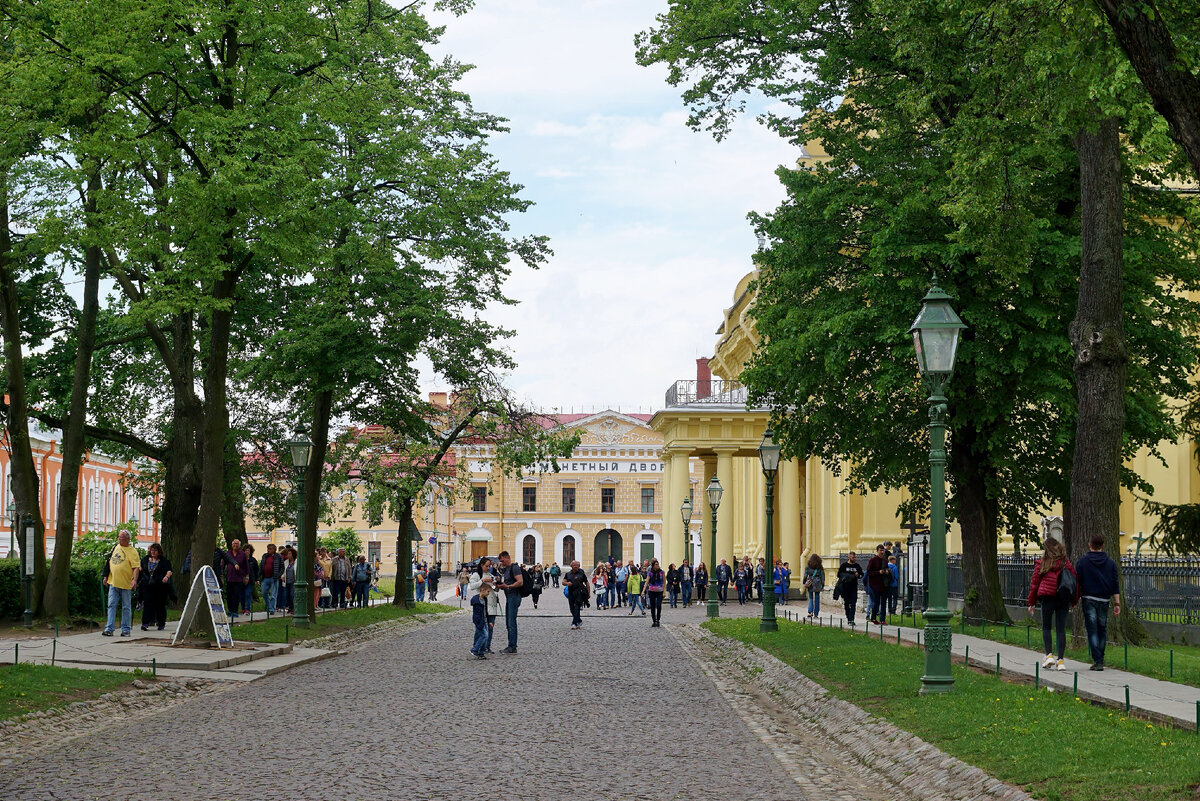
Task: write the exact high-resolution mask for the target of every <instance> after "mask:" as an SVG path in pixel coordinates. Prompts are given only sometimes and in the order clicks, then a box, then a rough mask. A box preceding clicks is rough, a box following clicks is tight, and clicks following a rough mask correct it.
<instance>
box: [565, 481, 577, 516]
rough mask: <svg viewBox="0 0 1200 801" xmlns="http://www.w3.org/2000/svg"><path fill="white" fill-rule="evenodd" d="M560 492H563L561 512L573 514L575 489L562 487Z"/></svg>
mask: <svg viewBox="0 0 1200 801" xmlns="http://www.w3.org/2000/svg"><path fill="white" fill-rule="evenodd" d="M562 492H563V511H564V512H574V511H575V488H574V487H563V488H562Z"/></svg>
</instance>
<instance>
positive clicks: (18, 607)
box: [0, 556, 107, 620]
mask: <svg viewBox="0 0 1200 801" xmlns="http://www.w3.org/2000/svg"><path fill="white" fill-rule="evenodd" d="M103 567H104V557H102V556H101V557H91V558H81V559H72V560H71V574H70V579H69V581H68V583H67V600H68V604H69V608H70V611H71V614H72V615H78V616H81V617H97V616H101V615H104V614H105V611H106V609H107V599H106V598H105V596H104V586H103V585H102V584H101V583H100V571H101V569H102V568H103ZM24 592H25V590H24V588H23V587H22V586H21V562H20V560H19V559H0V620H17V619H19V618H20V617H21V615H22V614H24V612H25V595H24Z"/></svg>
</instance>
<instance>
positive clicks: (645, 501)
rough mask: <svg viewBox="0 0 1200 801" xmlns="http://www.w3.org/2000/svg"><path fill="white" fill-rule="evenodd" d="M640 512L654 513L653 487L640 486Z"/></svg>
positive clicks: (645, 513)
mask: <svg viewBox="0 0 1200 801" xmlns="http://www.w3.org/2000/svg"><path fill="white" fill-rule="evenodd" d="M642 514H644V515H652V514H654V487H642Z"/></svg>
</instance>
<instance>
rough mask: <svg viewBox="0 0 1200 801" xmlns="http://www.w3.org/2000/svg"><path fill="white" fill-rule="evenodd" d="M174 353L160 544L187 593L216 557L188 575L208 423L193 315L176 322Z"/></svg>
mask: <svg viewBox="0 0 1200 801" xmlns="http://www.w3.org/2000/svg"><path fill="white" fill-rule="evenodd" d="M170 348H171V352H172V355H173V361H174V363H175V364H177V365H178V369H179V373H180V374H179V376H178V377H177V380H174V381H173V382H172V383H173V386H172V389H173V396H174V397H173V400H172V409H171V430H170V433H169V434H168V436H167V443H166V448H165V450H166V456H165V458H164V459H163V486H162V499H163V501H162V510H161V511H160V513H159V526H160V532H161V538H160V542H161V543H162V547H163V554H164V555H165V556H166V557H167V558H168V559H170V560H171V564H172V565H176V566H177V568H176V570H175V586H176V587H180V588H184V589H186V588H188V587H190V586H191V581H192V579H191V575H192V573H193V572H194V571H195V570H197V569H198V568H199V567H200V566H201V565H206V564H208V563H209V562H210V561H211V560H212V551H209V552H208V553H207V554H202V555H201V554H193V562H192V566H191V568H190V569H189V570H187V571H185V570H183V565H184V561H185V559H186V557H187V554H188V551H189V550H190V549H191V547H192V534H193V532H194V531H195V529H196V518H197V516H198V515H199V512H200V477H201V471H202V462H201V459H200V447H199V432H200V429H201V426H202V425H203V420H204V408H203V406H202V405H201V404H200V400H199V398H197V397H196V395H195V392H193V391H192V387H193V386H194V385H195V383H194V382H195V377H196V371H195V361H194V359H195V356H194V348H195V335H194V329H193V321H192V315H191V314H190V313H189V312H183V313H180V314H178V315H176V317H175V319H174V320H173V321H172V324H171V346H170ZM185 595H186V592H181V593H180V594H179V600H180V603H182V602H183V601H184V600H185V597H184V596H185Z"/></svg>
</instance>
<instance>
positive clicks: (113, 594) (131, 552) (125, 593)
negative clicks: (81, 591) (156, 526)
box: [101, 531, 142, 637]
mask: <svg viewBox="0 0 1200 801" xmlns="http://www.w3.org/2000/svg"><path fill="white" fill-rule="evenodd" d="M141 569H142V557H141V554H139V553H138V549H137V548H134V547H133V546H132V545H130V544H129V532H128V531H122V532H121V533H119V534H118V535H117V547H115V548H113V549H112V553H110V554H109V555H108V575H106V576H104V578H103V581H104V583H105V584H107V585H108V624H107V625H106V626H105V627H104V631H103V632H101V633H102V634H103V635H104V636H105V637H111V636H113V627H114V625H115V624H116V622H117V604H118V603H120V604H121V636H122V637H128V636H129V629H130V626H131V624H132V622H133V607H132V602H133V588H134V586H136V584H137V580H138V573H140V572H141Z"/></svg>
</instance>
